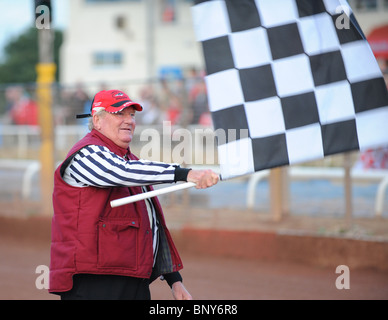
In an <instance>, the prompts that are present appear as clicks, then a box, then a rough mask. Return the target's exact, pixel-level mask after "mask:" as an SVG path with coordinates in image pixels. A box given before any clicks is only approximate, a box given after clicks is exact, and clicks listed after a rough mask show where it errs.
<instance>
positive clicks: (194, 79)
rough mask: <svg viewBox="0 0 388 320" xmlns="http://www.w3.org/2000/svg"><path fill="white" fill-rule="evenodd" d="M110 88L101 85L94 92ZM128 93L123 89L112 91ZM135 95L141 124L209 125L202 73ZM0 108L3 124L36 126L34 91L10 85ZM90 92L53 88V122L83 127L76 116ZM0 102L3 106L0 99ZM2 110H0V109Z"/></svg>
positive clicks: (144, 88) (83, 110)
mask: <svg viewBox="0 0 388 320" xmlns="http://www.w3.org/2000/svg"><path fill="white" fill-rule="evenodd" d="M103 89H107V90H108V89H113V88H109V87H108V86H107V85H105V84H103V85H101V86H100V88H98V90H97V91H99V90H103ZM114 89H121V90H123V91H127V90H125V89H124V88H114ZM138 91H139V92H137V94H136V95H135V96H133V94H132V93H131V92H128V94H129V96H130V97H131V98H132V99H133V100H136V101H138V102H140V103H141V104H142V105H143V107H144V112H141V113H138V114H137V115H136V122H137V123H138V124H143V125H153V124H161V123H162V122H163V121H170V122H171V124H172V125H179V126H183V127H185V126H188V125H191V124H194V125H204V126H208V125H211V117H210V112H209V107H208V101H207V92H206V85H205V82H204V77H203V74H201V73H200V72H198V71H197V70H195V69H191V70H189V73H188V75H187V76H186V77H182V78H173V79H165V78H162V79H160V80H159V81H155V82H150V83H148V84H145V85H143V86H140V89H139V90H138ZM4 93H5V94H4V98H3V101H4V104H5V107H4V106H3V107H2V108H1V109H2V112H1V113H2V117H1V118H2V119H1V123H3V124H15V125H38V106H37V103H36V102H35V99H34V94H33V90H28V89H27V88H26V87H24V86H21V85H12V86H9V87H7V88H6V89H5V91H4ZM93 95H94V94H93V93H90V90H86V88H85V85H84V84H82V83H78V84H76V85H75V86H74V87H71V88H67V87H64V88H59V89H58V88H56V89H55V90H54V94H53V96H54V97H53V100H54V107H53V113H54V122H55V124H57V125H58V124H59V125H77V124H82V122H81V121H80V120H77V119H76V117H75V115H76V114H80V113H88V112H89V111H90V105H91V101H92V99H93ZM0 103H2V101H1V99H0ZM0 111H1V110H0Z"/></svg>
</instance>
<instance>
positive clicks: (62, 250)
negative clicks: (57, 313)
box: [49, 130, 183, 292]
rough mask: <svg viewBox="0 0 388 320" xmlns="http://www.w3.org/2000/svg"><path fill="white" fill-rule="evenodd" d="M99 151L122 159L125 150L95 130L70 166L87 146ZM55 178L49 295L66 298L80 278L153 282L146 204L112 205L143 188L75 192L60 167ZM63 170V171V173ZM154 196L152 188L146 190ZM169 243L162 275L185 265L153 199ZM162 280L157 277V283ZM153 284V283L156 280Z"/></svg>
mask: <svg viewBox="0 0 388 320" xmlns="http://www.w3.org/2000/svg"><path fill="white" fill-rule="evenodd" d="M92 144H93V145H100V146H105V147H107V148H109V150H111V151H112V152H114V153H116V154H117V155H119V156H121V157H123V156H124V155H126V154H128V156H129V158H130V159H132V160H135V159H137V158H136V157H135V156H134V155H133V154H131V153H130V152H129V150H127V149H123V148H120V147H118V146H117V145H116V144H114V143H113V142H112V141H111V140H109V139H108V138H106V137H105V136H104V135H102V134H101V133H99V132H98V131H96V130H92V131H91V132H90V133H88V134H87V135H86V136H85V137H84V138H83V139H81V140H80V141H79V142H78V143H76V144H75V145H74V147H73V148H72V149H71V150H70V152H69V153H68V155H67V157H66V160H69V159H71V158H72V157H73V156H74V155H75V153H77V152H78V151H79V150H80V149H81V148H83V147H85V146H87V145H92ZM66 160H65V161H64V162H63V163H62V164H61V165H60V166H59V167H58V168H57V170H56V171H55V174H54V192H53V206H54V215H53V218H52V229H51V260H50V288H49V292H65V291H68V290H70V289H71V288H72V286H73V281H72V277H73V275H74V274H77V273H92V274H113V275H124V276H132V277H138V278H150V277H151V273H152V265H153V249H152V231H151V229H150V223H149V218H148V212H147V208H146V204H145V202H144V200H143V201H138V202H135V203H132V204H127V205H124V206H120V207H116V208H112V207H111V206H110V201H111V200H115V199H119V198H123V197H127V196H129V195H133V194H138V193H141V192H142V190H141V187H129V188H128V187H114V188H96V187H85V188H79V187H73V186H70V185H68V184H67V183H66V182H65V181H64V180H63V179H62V175H61V167H62V166H63V165H64V164H65V166H66V165H67V164H68V163H69V162H68V161H66ZM63 169H64V168H63ZM148 189H149V190H152V187H148ZM152 201H153V203H154V206H155V209H156V212H157V214H158V217H159V221H160V223H161V226H162V228H161V229H162V230H161V231H164V233H163V236H162V237H161V239H162V240H164V241H165V245H164V250H163V256H164V257H166V252H167V256H168V257H167V259H166V258H164V259H163V262H162V263H163V264H164V265H163V266H162V267H161V268H158V269H159V270H163V272H164V273H168V272H173V271H178V270H180V269H182V268H183V266H182V261H181V259H180V257H179V254H178V252H177V250H176V247H175V245H174V243H173V241H172V238H171V235H170V233H169V231H168V229H167V227H166V223H165V219H164V216H163V212H162V208H161V206H160V203H159V201H158V200H157V198H152ZM159 275H160V274H156V275H155V273H154V274H153V277H154V278H155V277H157V276H159ZM152 280H153V279H152Z"/></svg>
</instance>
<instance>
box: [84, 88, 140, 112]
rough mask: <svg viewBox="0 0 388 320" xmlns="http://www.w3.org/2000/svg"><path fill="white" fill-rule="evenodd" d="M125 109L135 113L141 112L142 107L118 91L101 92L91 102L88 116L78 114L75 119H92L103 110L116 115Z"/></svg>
mask: <svg viewBox="0 0 388 320" xmlns="http://www.w3.org/2000/svg"><path fill="white" fill-rule="evenodd" d="M127 107H133V108H135V110H136V111H142V110H143V107H142V106H141V105H140V104H138V103H136V102H133V101H132V100H131V99H129V97H128V95H126V94H125V93H124V92H122V91H120V90H103V91H100V92H98V93H97V94H96V95H95V96H94V99H93V101H92V106H91V112H90V113H89V114H79V115H77V118H86V117H92V116H93V115H94V114H95V113H96V112H98V111H101V110H105V111H106V112H110V113H116V112H119V111H121V110H123V109H125V108H127Z"/></svg>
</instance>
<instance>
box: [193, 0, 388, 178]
mask: <svg viewBox="0 0 388 320" xmlns="http://www.w3.org/2000/svg"><path fill="white" fill-rule="evenodd" d="M192 16H193V23H194V30H195V33H196V36H197V40H198V41H200V42H201V44H202V49H203V53H204V58H205V64H206V71H207V75H206V77H205V81H206V85H207V88H208V100H209V109H210V111H211V113H212V118H213V124H214V129H215V130H216V133H217V137H218V156H219V162H220V166H221V175H222V178H223V179H228V178H231V177H235V176H239V175H244V174H249V173H253V172H255V171H259V170H263V169H268V168H274V167H278V166H283V165H290V164H295V163H300V162H304V161H310V160H315V159H320V158H323V157H325V156H328V155H332V154H336V153H342V152H346V151H350V150H363V149H366V148H370V147H377V146H380V145H386V144H388V94H387V90H386V85H385V82H384V78H383V77H382V74H381V71H380V69H379V66H378V64H377V62H376V60H375V58H374V56H373V53H372V51H371V49H370V47H369V44H368V42H367V41H366V40H365V36H364V35H363V33H362V31H361V29H360V27H359V26H358V24H357V21H356V20H355V18H354V15H353V14H352V13H351V8H350V7H349V5H348V4H347V2H346V1H343V0H313V1H311V0H207V1H206V0H205V1H196V4H195V5H194V6H193V7H192ZM222 132H226V133H229V134H226V135H224V136H223V135H222V134H221V133H222ZM236 133H237V134H236Z"/></svg>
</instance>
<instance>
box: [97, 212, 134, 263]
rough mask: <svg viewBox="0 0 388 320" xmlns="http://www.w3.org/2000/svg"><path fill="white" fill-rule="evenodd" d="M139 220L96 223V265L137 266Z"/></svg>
mask: <svg viewBox="0 0 388 320" xmlns="http://www.w3.org/2000/svg"><path fill="white" fill-rule="evenodd" d="M138 231H139V221H138V220H136V219H132V220H125V221H123V220H118V221H116V220H114V221H111V220H109V221H99V223H98V267H99V268H124V269H132V270H135V269H136V268H137V247H138V243H137V241H138V240H137V238H138Z"/></svg>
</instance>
